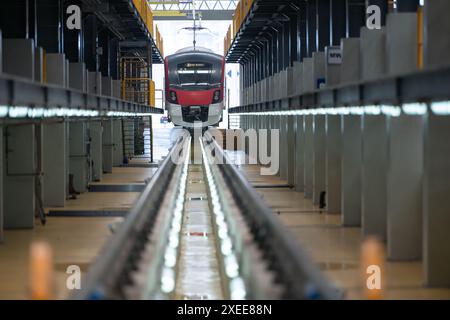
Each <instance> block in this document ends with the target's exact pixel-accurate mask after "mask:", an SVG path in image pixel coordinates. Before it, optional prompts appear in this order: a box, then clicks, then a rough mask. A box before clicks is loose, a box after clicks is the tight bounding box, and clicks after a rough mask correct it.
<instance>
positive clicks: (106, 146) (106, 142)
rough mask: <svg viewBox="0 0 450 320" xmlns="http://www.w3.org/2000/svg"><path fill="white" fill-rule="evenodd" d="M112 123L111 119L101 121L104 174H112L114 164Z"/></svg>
mask: <svg viewBox="0 0 450 320" xmlns="http://www.w3.org/2000/svg"><path fill="white" fill-rule="evenodd" d="M113 121H114V120H112V119H108V120H105V121H103V137H102V140H103V172H105V173H112V168H113V162H114V133H113Z"/></svg>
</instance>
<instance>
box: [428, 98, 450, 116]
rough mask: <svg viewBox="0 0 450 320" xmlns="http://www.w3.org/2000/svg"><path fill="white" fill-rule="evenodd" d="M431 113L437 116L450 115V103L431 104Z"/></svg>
mask: <svg viewBox="0 0 450 320" xmlns="http://www.w3.org/2000/svg"><path fill="white" fill-rule="evenodd" d="M431 111H432V112H433V113H434V114H435V115H437V116H448V115H450V101H443V102H433V103H432V104H431Z"/></svg>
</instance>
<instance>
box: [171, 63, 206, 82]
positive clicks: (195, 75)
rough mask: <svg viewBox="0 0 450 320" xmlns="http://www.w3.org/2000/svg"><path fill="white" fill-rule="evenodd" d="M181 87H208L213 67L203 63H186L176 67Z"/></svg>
mask: <svg viewBox="0 0 450 320" xmlns="http://www.w3.org/2000/svg"><path fill="white" fill-rule="evenodd" d="M177 71H178V79H179V84H180V86H181V87H191V86H209V85H211V80H212V76H213V73H214V69H213V65H212V64H210V63H204V62H186V63H182V64H179V65H178V70H177Z"/></svg>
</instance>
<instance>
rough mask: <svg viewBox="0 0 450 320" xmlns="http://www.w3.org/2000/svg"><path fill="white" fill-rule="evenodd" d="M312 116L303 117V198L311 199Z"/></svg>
mask: <svg viewBox="0 0 450 320" xmlns="http://www.w3.org/2000/svg"><path fill="white" fill-rule="evenodd" d="M313 121H314V116H312V115H307V116H305V173H304V177H305V198H307V199H312V197H313V170H314V131H313Z"/></svg>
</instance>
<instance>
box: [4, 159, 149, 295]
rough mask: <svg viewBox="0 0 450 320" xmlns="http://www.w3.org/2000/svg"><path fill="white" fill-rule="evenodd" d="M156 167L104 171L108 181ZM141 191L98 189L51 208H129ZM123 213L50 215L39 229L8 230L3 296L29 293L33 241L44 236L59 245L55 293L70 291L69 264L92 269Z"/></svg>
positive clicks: (131, 180) (125, 180)
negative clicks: (82, 215) (80, 215)
mask: <svg viewBox="0 0 450 320" xmlns="http://www.w3.org/2000/svg"><path fill="white" fill-rule="evenodd" d="M155 170H156V169H155V168H114V169H113V173H112V174H105V175H103V180H102V182H101V183H102V184H135V183H144V180H146V179H147V178H150V177H151V176H152V175H153V173H154V172H155ZM138 197H139V193H138V192H92V193H85V194H81V195H79V196H78V198H77V199H76V200H69V201H67V202H66V206H65V207H64V208H46V211H47V212H48V211H49V210H66V211H67V210H68V211H70V210H92V211H114V210H118V211H128V210H129V209H130V208H131V207H132V206H133V204H134V202H135V201H136V199H137V198H138ZM121 221H123V218H121V217H87V218H85V217H81V218H80V217H76V218H72V217H48V218H47V224H46V225H45V226H42V225H41V224H40V222H39V220H36V223H35V228H34V230H7V231H6V232H5V242H4V243H3V244H1V245H0V299H28V298H29V292H28V285H29V284H28V265H29V261H28V253H29V247H30V245H31V243H32V242H34V241H38V240H44V241H46V242H48V243H49V244H50V246H51V247H52V249H53V257H54V263H55V296H54V298H55V299H64V298H67V297H68V296H69V295H70V291H69V290H67V288H66V279H67V274H66V270H67V267H68V266H70V265H77V266H79V267H80V269H81V271H82V273H84V272H86V271H87V269H88V267H89V265H90V264H91V263H92V261H93V260H94V259H95V258H96V257H97V256H98V254H99V252H100V251H101V249H102V247H103V246H104V244H105V243H106V241H107V240H108V239H109V238H110V236H111V234H112V233H111V231H110V228H111V227H113V228H114V226H115V225H116V224H118V223H120V222H121Z"/></svg>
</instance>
